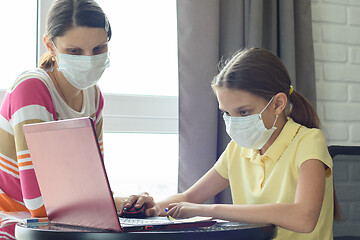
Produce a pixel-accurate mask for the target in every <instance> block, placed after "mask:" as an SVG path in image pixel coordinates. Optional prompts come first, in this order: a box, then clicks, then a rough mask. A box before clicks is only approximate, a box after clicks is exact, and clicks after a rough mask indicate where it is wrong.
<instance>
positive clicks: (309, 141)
mask: <svg viewBox="0 0 360 240" xmlns="http://www.w3.org/2000/svg"><path fill="white" fill-rule="evenodd" d="M298 144H299V145H298V148H297V154H296V167H297V168H298V170H299V169H300V166H301V164H303V163H304V162H305V161H307V160H309V159H317V160H319V161H321V162H323V163H324V164H325V165H326V166H327V167H328V169H327V170H326V177H329V176H331V172H332V168H333V162H332V158H331V156H330V154H329V152H328V148H327V144H326V140H325V136H324V134H323V133H322V131H321V130H319V129H309V130H308V131H306V132H305V133H304V134H303V135H302V136H301V140H300V141H299V143H298Z"/></svg>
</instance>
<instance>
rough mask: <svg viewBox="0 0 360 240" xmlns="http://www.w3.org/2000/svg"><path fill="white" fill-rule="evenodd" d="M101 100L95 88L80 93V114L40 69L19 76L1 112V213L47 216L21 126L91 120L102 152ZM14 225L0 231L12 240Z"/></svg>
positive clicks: (0, 233)
mask: <svg viewBox="0 0 360 240" xmlns="http://www.w3.org/2000/svg"><path fill="white" fill-rule="evenodd" d="M103 104H104V100H103V97H102V94H101V92H100V90H99V88H98V87H97V86H94V87H91V88H88V89H85V90H83V106H82V109H81V111H80V112H77V111H75V110H73V109H71V108H70V107H69V106H68V105H67V104H66V103H65V101H63V99H62V98H61V96H60V95H59V93H58V92H57V91H56V89H55V86H54V84H53V82H52V80H51V79H50V77H49V76H48V74H47V73H46V72H45V71H44V70H42V69H36V70H33V71H27V72H24V73H22V74H21V75H20V76H19V77H18V79H17V80H16V82H15V83H14V85H13V86H12V87H11V88H10V89H9V90H8V91H7V93H6V95H5V98H4V100H3V103H2V106H1V110H0V143H1V144H0V211H5V212H13V211H30V212H31V214H32V215H33V216H38V217H41V216H44V215H45V216H46V211H45V208H44V205H43V201H42V197H41V193H40V190H39V186H38V184H37V180H36V176H35V172H34V169H33V166H32V162H31V157H30V154H29V150H28V148H27V144H26V141H25V137H24V134H23V131H22V126H23V125H24V124H28V123H36V122H46V121H56V120H60V119H69V118H77V117H91V118H93V119H94V122H95V124H96V133H97V136H98V139H99V144H100V147H101V151H102V152H103V142H102V137H103V134H102V130H103V128H102V125H103V117H102V109H103ZM13 236H14V226H11V227H5V228H0V238H2V237H5V238H9V239H13Z"/></svg>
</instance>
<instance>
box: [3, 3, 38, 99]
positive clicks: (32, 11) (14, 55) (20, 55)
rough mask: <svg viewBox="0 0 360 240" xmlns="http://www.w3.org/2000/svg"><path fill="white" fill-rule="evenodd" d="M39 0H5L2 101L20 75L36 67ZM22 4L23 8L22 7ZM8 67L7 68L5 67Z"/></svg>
mask: <svg viewBox="0 0 360 240" xmlns="http://www.w3.org/2000/svg"><path fill="white" fill-rule="evenodd" d="M36 2H37V1H36V0H17V1H2V2H1V9H2V10H3V11H2V13H1V14H0V23H1V31H2V34H1V38H0V45H1V46H2V50H1V56H2V57H1V58H0V66H1V68H2V69H3V71H2V72H1V78H0V102H1V101H2V99H3V97H4V95H5V90H6V89H8V88H9V87H10V85H11V84H12V83H13V82H14V81H15V79H16V76H17V75H19V74H20V73H21V72H22V71H24V70H26V69H31V68H34V67H36V47H35V46H36V12H37V8H36V6H37V4H36ZM19 6H21V7H19ZM5 69H6V70H5Z"/></svg>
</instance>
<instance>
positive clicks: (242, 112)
mask: <svg viewBox="0 0 360 240" xmlns="http://www.w3.org/2000/svg"><path fill="white" fill-rule="evenodd" d="M240 115H241V116H244V117H245V116H247V115H249V111H240Z"/></svg>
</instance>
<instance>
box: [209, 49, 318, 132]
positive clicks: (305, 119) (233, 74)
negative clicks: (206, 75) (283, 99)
mask: <svg viewBox="0 0 360 240" xmlns="http://www.w3.org/2000/svg"><path fill="white" fill-rule="evenodd" d="M212 87H213V89H216V88H218V87H227V88H234V89H240V90H245V91H248V92H250V93H253V94H255V95H258V96H260V97H263V98H265V99H266V100H268V101H269V100H270V99H271V98H272V97H273V96H274V95H276V94H277V93H279V92H283V93H285V94H286V96H287V97H288V99H289V106H290V107H289V109H288V111H287V116H288V117H291V118H292V119H293V120H294V121H295V122H297V123H299V124H301V125H304V126H306V127H308V128H319V125H320V121H319V118H318V116H317V113H316V111H315V109H314V107H313V106H312V105H311V103H310V102H309V101H308V100H307V99H306V98H305V97H304V96H302V95H301V94H300V93H299V92H297V91H295V90H294V91H292V93H291V94H290V88H292V87H291V79H290V76H289V74H288V72H287V70H286V68H285V66H284V64H283V63H282V62H281V60H280V59H279V58H278V57H277V56H275V55H274V54H273V53H271V52H270V51H267V50H265V49H260V48H250V49H244V50H242V51H239V52H237V53H235V55H234V56H233V57H232V58H230V59H229V60H227V61H226V62H225V65H224V66H223V67H222V69H221V70H220V73H219V74H218V75H217V76H216V77H215V78H214V80H213V82H212Z"/></svg>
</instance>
